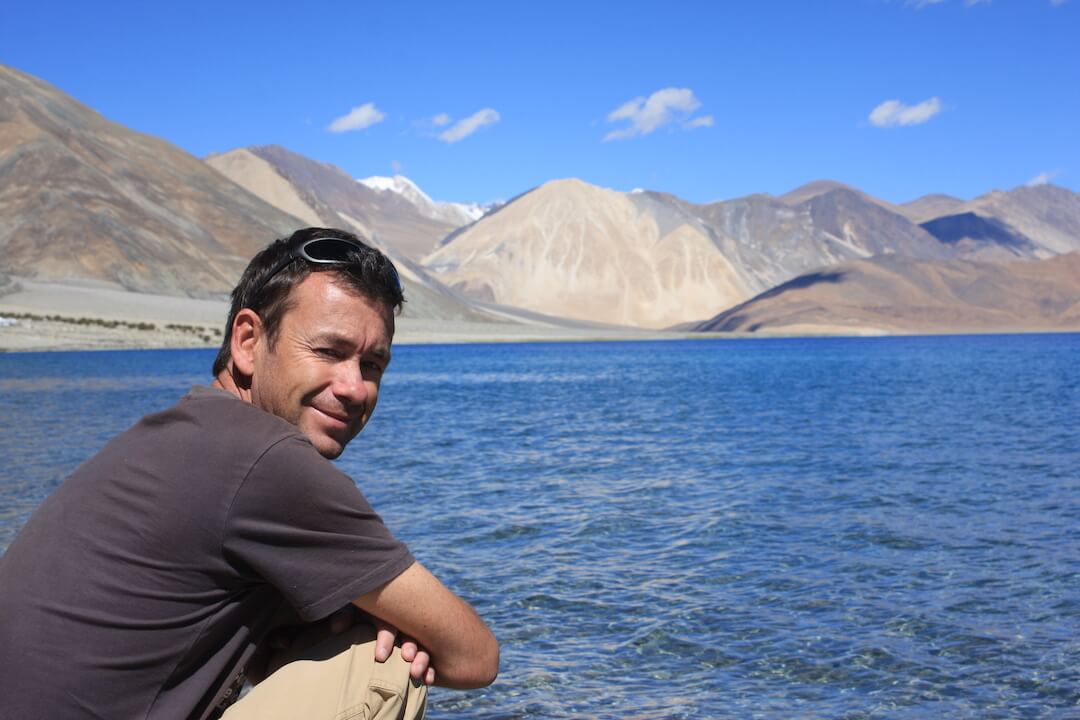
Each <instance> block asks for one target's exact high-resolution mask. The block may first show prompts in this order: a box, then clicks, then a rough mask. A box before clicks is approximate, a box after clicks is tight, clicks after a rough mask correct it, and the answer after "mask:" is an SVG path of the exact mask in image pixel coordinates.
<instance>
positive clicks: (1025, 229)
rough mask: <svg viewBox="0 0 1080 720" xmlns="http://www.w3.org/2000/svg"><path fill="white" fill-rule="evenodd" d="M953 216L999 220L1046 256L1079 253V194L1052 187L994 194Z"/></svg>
mask: <svg viewBox="0 0 1080 720" xmlns="http://www.w3.org/2000/svg"><path fill="white" fill-rule="evenodd" d="M956 212H974V213H976V214H978V215H982V216H985V217H991V218H994V219H997V220H1000V221H1002V222H1003V223H1005V224H1007V225H1008V226H1009V227H1010V228H1012V229H1014V230H1015V231H1016V232H1019V233H1022V234H1023V235H1024V236H1026V237H1028V238H1030V239H1031V241H1032V242H1033V243H1034V244H1036V245H1038V246H1039V247H1041V248H1044V249H1045V250H1046V251H1048V254H1050V253H1052V254H1055V255H1058V254H1062V253H1068V252H1072V251H1074V250H1080V193H1074V192H1072V191H1071V190H1066V189H1065V188H1062V187H1058V186H1056V185H1036V186H1034V187H1018V188H1014V189H1012V190H1009V191H1008V192H1002V191H1001V190H994V191H993V192H990V193H987V194H985V195H980V196H979V197H977V198H975V199H974V200H972V201H971V202H969V203H966V204H965V205H964V206H962V207H960V208H958V209H957V210H956ZM954 214H955V213H954Z"/></svg>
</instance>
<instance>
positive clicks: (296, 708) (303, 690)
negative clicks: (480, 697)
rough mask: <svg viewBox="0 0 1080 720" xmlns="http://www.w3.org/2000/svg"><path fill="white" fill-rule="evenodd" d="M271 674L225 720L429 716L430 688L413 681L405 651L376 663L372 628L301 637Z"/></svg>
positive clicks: (280, 657) (401, 719) (273, 663)
mask: <svg viewBox="0 0 1080 720" xmlns="http://www.w3.org/2000/svg"><path fill="white" fill-rule="evenodd" d="M312 633H319V634H318V636H314V635H313V634H312ZM270 670H271V674H270V675H269V676H268V677H267V678H266V679H265V680H263V681H262V682H261V683H259V684H258V685H257V686H255V687H254V688H253V689H252V690H251V691H250V692H249V693H248V694H247V695H246V696H244V698H242V699H241V700H240V701H239V702H238V703H236V705H234V706H233V707H231V708H229V710H228V711H227V712H226V713H225V715H224V717H223V720H249V719H251V720H254V719H255V718H258V719H259V720H285V719H286V718H305V719H307V718H310V719H311V720H320V719H321V718H326V719H327V720H331V719H333V720H345V719H350V720H351V719H353V718H355V719H356V720H360V719H369V718H370V719H375V718H378V719H380V720H381V719H382V718H394V719H396V720H411V719H413V718H422V717H423V716H424V709H425V706H426V703H427V686H425V685H424V684H423V683H418V682H416V681H414V680H413V679H412V678H410V677H409V663H407V662H405V660H403V659H402V657H401V649H400V648H397V647H395V648H394V652H393V654H392V655H391V656H390V658H388V659H387V660H386V661H385V662H381V663H379V662H375V630H374V628H372V627H371V626H370V625H365V624H360V625H355V626H353V627H352V628H350V629H349V630H346V631H345V632H343V633H340V634H337V635H333V634H327V633H325V632H324V631H318V630H315V629H312V632H311V633H307V634H305V633H301V634H300V635H299V636H298V637H297V639H296V641H294V643H293V645H292V646H291V647H290V648H289V650H288V651H286V652H284V653H282V654H279V655H278V656H275V658H274V659H273V660H272V661H271V667H270Z"/></svg>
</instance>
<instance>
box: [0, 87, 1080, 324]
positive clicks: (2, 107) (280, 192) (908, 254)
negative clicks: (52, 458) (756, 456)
mask: <svg viewBox="0 0 1080 720" xmlns="http://www.w3.org/2000/svg"><path fill="white" fill-rule="evenodd" d="M0 213H2V214H3V217H4V218H5V220H6V222H5V223H3V224H0V249H2V250H3V254H2V256H0V258H2V259H0V274H7V275H10V276H13V277H15V278H20V277H21V278H29V279H38V280H50V281H58V282H69V283H82V284H85V283H100V284H104V285H106V286H110V287H116V286H119V287H122V288H124V289H127V290H130V291H136V292H156V293H164V294H178V295H187V296H191V297H220V296H223V294H224V293H226V292H228V289H229V288H231V286H232V284H233V283H234V282H235V279H236V277H237V276H238V275H239V272H240V270H241V269H242V268H243V266H244V264H245V263H246V260H247V258H249V257H250V256H251V254H253V253H254V252H255V251H256V250H257V249H258V248H260V247H262V246H263V245H265V244H266V242H267V241H268V240H269V239H271V238H273V237H279V236H282V235H285V234H288V233H289V232H291V231H292V230H293V229H295V228H297V227H303V226H307V225H321V226H331V227H342V228H344V229H348V230H351V231H354V232H357V233H359V234H361V235H363V236H364V237H367V238H368V239H369V240H371V241H372V242H373V243H374V244H376V245H377V246H379V247H381V248H382V249H383V250H384V251H386V252H387V253H388V254H389V255H390V256H391V257H392V258H393V259H394V260H395V262H396V263H397V264H398V266H399V268H400V269H401V271H402V276H403V280H404V282H405V284H406V295H407V297H408V298H409V302H408V304H407V306H406V307H407V310H406V312H407V314H411V315H413V316H414V317H427V318H436V319H444V318H445V319H464V320H481V321H483V320H489V319H493V318H499V319H506V318H511V319H513V318H516V319H518V320H523V321H529V322H548V323H553V324H558V323H560V322H565V323H567V324H575V325H581V324H583V323H584V324H586V325H588V324H595V325H597V326H610V325H618V326H632V327H647V328H665V327H671V326H681V327H693V328H696V329H700V330H709V331H731V330H738V331H753V332H763V331H778V332H795V331H799V332H815V331H822V332H825V331H831V332H835V331H844V332H857V331H859V330H860V328H861V329H862V330H865V331H875V332H876V331H884V332H935V331H942V330H948V329H952V330H974V331H986V330H993V329H1005V328H1008V329H1034V328H1038V329H1046V328H1054V329H1080V317H1078V313H1077V312H1076V307H1077V305H1076V303H1077V302H1080V273H1078V272H1076V270H1077V266H1076V262H1077V260H1076V258H1077V257H1080V253H1078V252H1077V251H1080V194H1077V193H1073V192H1071V191H1069V190H1067V189H1065V188H1061V187H1056V186H1052V185H1041V186H1036V187H1021V188H1016V189H1014V190H1010V191H1008V192H1003V191H993V192H990V193H987V194H985V195H982V196H980V197H977V198H975V199H973V200H963V199H960V198H954V197H950V196H946V195H927V196H924V197H922V198H918V199H916V200H913V201H911V202H908V203H904V204H902V205H896V204H891V203H888V202H885V201H882V200H880V199H877V198H874V197H872V196H870V195H868V194H866V193H864V192H862V191H860V190H858V189H857V188H853V187H850V186H846V185H843V184H841V183H837V182H834V181H816V182H813V183H809V184H807V185H804V186H801V187H799V188H796V189H794V190H792V191H791V192H789V193H786V194H784V195H781V196H779V197H773V196H770V195H766V194H756V195H750V196H746V197H742V198H736V199H732V200H725V201H719V202H714V203H707V204H695V203H691V202H687V201H685V200H682V199H680V198H678V197H675V196H673V195H670V194H667V193H662V192H651V191H634V192H630V193H624V192H617V191H614V190H609V189H605V188H600V187H596V186H594V185H590V184H588V183H585V182H583V181H581V180H577V179H572V178H571V179H565V180H555V181H551V182H548V183H545V184H543V185H541V186H539V187H536V188H533V189H531V190H528V191H526V192H524V193H522V194H521V195H519V196H517V197H516V198H514V199H512V200H511V201H509V202H507V203H505V204H502V205H499V206H496V207H480V206H469V205H465V204H460V203H439V202H436V201H433V200H432V199H431V198H430V197H428V196H427V194H425V193H424V192H423V191H422V190H421V189H420V188H419V187H417V186H416V185H415V183H413V182H412V181H410V180H408V178H405V177H403V176H395V177H393V178H385V177H369V178H364V179H362V180H359V181H357V180H356V179H354V178H353V177H351V176H350V175H349V174H347V173H345V172H344V171H342V170H341V169H340V168H337V167H335V166H333V165H331V164H328V163H324V162H318V161H315V160H312V159H310V158H306V157H304V156H302V155H299V154H297V153H294V152H291V151H289V150H287V149H285V148H282V147H278V146H255V147H247V148H238V149H235V150H232V151H229V152H226V153H221V154H216V155H212V156H210V157H208V158H206V159H205V161H202V160H199V159H197V158H194V157H192V156H190V155H188V154H187V153H185V152H183V151H182V150H180V149H179V148H176V147H174V146H172V145H170V144H168V143H166V142H164V141H162V140H159V139H157V138H153V137H150V136H146V135H142V134H139V133H137V132H134V131H132V130H129V129H127V128H124V127H122V126H120V125H118V124H116V123H112V122H110V121H108V120H106V119H104V118H102V117H101V116H100V115H98V114H97V113H95V112H94V111H93V110H90V109H89V108H86V107H85V106H83V105H81V104H79V103H78V102H77V101H75V100H74V99H72V98H70V97H68V96H66V95H64V94H63V93H61V92H60V91H58V90H56V89H55V88H52V87H50V86H48V85H47V84H45V83H43V82H41V81H39V80H36V79H35V78H32V77H30V76H28V75H25V74H23V73H20V72H18V71H16V70H13V69H10V68H5V67H2V66H0ZM0 285H3V283H0ZM2 291H3V290H2V288H0V292H2ZM560 318H562V319H563V320H560ZM815 328H816V330H815Z"/></svg>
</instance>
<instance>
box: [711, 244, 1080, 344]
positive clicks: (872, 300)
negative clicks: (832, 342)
mask: <svg viewBox="0 0 1080 720" xmlns="http://www.w3.org/2000/svg"><path fill="white" fill-rule="evenodd" d="M696 329H698V330H703V331H714V332H723V331H738V332H767V333H805V332H824V333H835V332H853V333H866V332H903V333H926V332H932V333H937V332H1021V331H1034V330H1047V331H1061V330H1080V253H1070V254H1068V255H1061V256H1058V257H1054V258H1050V259H1047V260H1034V261H1016V262H1009V263H983V262H974V261H968V260H952V261H947V262H932V261H926V260H916V259H913V258H907V257H902V256H898V255H887V256H879V257H874V258H869V259H866V260H855V261H852V262H848V263H843V264H840V265H836V266H833V267H826V268H822V269H820V270H818V271H816V272H813V273H808V274H806V275H802V276H800V277H797V278H795V279H793V280H791V281H789V282H787V283H784V284H783V285H780V286H779V287H776V288H773V289H771V290H769V291H767V292H765V293H762V294H761V295H759V296H757V297H755V298H753V299H752V300H749V301H747V302H745V303H743V304H741V305H739V306H737V307H734V308H732V309H730V310H728V311H726V312H724V313H721V314H720V315H718V316H716V317H714V318H712V319H711V320H708V321H706V322H704V323H701V324H700V325H698V326H697V328H696Z"/></svg>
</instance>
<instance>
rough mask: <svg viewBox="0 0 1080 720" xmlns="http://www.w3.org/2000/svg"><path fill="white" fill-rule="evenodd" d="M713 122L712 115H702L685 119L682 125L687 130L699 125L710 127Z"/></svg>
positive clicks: (714, 121)
mask: <svg viewBox="0 0 1080 720" xmlns="http://www.w3.org/2000/svg"><path fill="white" fill-rule="evenodd" d="M715 123H716V120H715V119H713V116H712V115H702V116H701V117H696V118H694V119H693V120H689V121H687V123H686V124H685V125H683V127H684V128H686V129H687V130H693V129H694V128H699V127H712V126H713V125H714V124H715Z"/></svg>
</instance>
